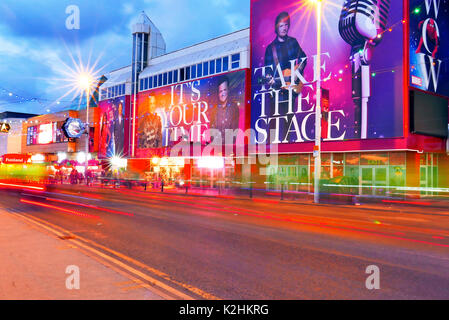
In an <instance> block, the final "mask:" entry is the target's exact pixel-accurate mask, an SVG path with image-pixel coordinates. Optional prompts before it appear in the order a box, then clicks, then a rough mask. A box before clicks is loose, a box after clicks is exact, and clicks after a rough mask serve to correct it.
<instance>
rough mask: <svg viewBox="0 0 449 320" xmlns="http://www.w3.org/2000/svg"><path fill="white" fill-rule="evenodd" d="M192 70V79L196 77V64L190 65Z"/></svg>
mask: <svg viewBox="0 0 449 320" xmlns="http://www.w3.org/2000/svg"><path fill="white" fill-rule="evenodd" d="M190 71H191V72H192V79H195V78H196V65H193V66H191V67H190Z"/></svg>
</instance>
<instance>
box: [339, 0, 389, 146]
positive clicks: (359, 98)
mask: <svg viewBox="0 0 449 320" xmlns="http://www.w3.org/2000/svg"><path fill="white" fill-rule="evenodd" d="M389 11H390V0H345V2H344V5H343V8H342V10H341V15H340V21H339V23H338V30H339V31H340V35H341V37H342V38H343V40H345V41H346V42H347V43H348V44H349V45H351V56H350V59H351V63H352V98H353V100H354V105H355V112H354V117H355V127H356V134H357V136H358V137H360V138H362V139H366V137H367V132H368V100H369V97H370V96H371V93H370V62H371V57H372V52H373V49H374V47H375V46H377V45H378V44H379V43H380V41H381V40H382V34H383V33H384V32H385V29H386V25H387V20H388V13H389Z"/></svg>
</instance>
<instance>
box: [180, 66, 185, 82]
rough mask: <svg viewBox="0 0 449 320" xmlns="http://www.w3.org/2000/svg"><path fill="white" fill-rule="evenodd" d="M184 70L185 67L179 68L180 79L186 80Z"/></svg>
mask: <svg viewBox="0 0 449 320" xmlns="http://www.w3.org/2000/svg"><path fill="white" fill-rule="evenodd" d="M184 72H185V70H184V68H182V69H179V81H184V79H185V76H184Z"/></svg>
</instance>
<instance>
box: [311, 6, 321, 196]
mask: <svg viewBox="0 0 449 320" xmlns="http://www.w3.org/2000/svg"><path fill="white" fill-rule="evenodd" d="M312 1H313V2H314V3H315V4H316V22H317V37H316V39H317V44H316V48H317V62H316V66H315V79H317V82H316V110H315V146H314V148H313V156H314V157H315V177H314V184H315V185H314V192H313V201H314V202H315V203H319V202H320V177H321V6H322V3H321V2H322V0H312Z"/></svg>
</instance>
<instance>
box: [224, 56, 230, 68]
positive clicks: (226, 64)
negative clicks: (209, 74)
mask: <svg viewBox="0 0 449 320" xmlns="http://www.w3.org/2000/svg"><path fill="white" fill-rule="evenodd" d="M228 70H229V57H224V58H223V71H228Z"/></svg>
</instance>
